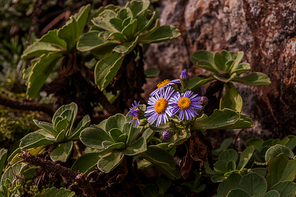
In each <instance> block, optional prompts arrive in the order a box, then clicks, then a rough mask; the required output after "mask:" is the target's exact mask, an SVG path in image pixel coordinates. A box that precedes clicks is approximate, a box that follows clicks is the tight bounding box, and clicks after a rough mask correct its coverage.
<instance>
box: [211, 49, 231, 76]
mask: <svg viewBox="0 0 296 197" xmlns="http://www.w3.org/2000/svg"><path fill="white" fill-rule="evenodd" d="M229 60H232V56H231V54H230V53H228V52H227V51H225V50H223V51H222V52H221V54H220V53H219V52H216V53H215V54H214V62H215V65H216V66H217V68H218V69H219V70H220V71H223V72H227V71H229V70H227V66H226V62H228V61H229Z"/></svg>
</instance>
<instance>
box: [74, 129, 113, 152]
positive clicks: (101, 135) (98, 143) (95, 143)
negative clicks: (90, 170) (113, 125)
mask: <svg viewBox="0 0 296 197" xmlns="http://www.w3.org/2000/svg"><path fill="white" fill-rule="evenodd" d="M79 138H80V140H81V142H82V143H83V144H84V145H85V146H88V147H90V148H94V149H98V150H104V147H103V145H102V143H103V141H110V142H112V141H113V140H112V138H111V137H110V136H109V135H108V134H107V133H106V132H105V131H104V130H103V129H101V128H100V127H96V126H90V127H87V128H85V129H83V130H82V131H81V134H80V137H79Z"/></svg>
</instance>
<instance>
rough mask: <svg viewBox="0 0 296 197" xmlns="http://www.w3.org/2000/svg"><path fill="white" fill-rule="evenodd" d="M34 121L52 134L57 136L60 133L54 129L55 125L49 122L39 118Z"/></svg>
mask: <svg viewBox="0 0 296 197" xmlns="http://www.w3.org/2000/svg"><path fill="white" fill-rule="evenodd" d="M33 122H34V123H35V124H36V125H37V127H39V128H40V129H43V130H44V131H46V132H48V133H49V134H50V135H52V136H56V135H57V134H58V132H57V131H55V130H54V128H53V125H52V124H51V123H48V122H42V121H39V120H36V119H34V120H33Z"/></svg>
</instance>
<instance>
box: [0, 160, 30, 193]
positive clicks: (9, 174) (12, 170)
mask: <svg viewBox="0 0 296 197" xmlns="http://www.w3.org/2000/svg"><path fill="white" fill-rule="evenodd" d="M24 167H25V164H24V163H17V164H14V165H12V166H9V167H8V168H7V169H6V170H5V171H4V172H3V174H2V176H1V180H0V186H1V185H4V183H5V181H6V180H7V179H8V180H9V181H10V182H11V183H12V182H13V181H14V180H15V179H16V175H19V174H20V173H21V171H22V169H23V168H24ZM11 186H12V185H9V187H11Z"/></svg>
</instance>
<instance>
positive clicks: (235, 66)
mask: <svg viewBox="0 0 296 197" xmlns="http://www.w3.org/2000/svg"><path fill="white" fill-rule="evenodd" d="M243 57H244V52H243V51H239V52H237V54H236V58H235V60H234V64H233V67H232V68H231V73H233V72H234V71H236V70H237V69H238V66H239V63H240V62H241V61H242V59H243Z"/></svg>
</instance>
